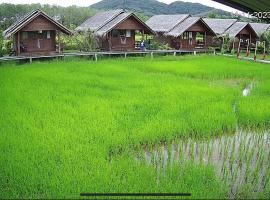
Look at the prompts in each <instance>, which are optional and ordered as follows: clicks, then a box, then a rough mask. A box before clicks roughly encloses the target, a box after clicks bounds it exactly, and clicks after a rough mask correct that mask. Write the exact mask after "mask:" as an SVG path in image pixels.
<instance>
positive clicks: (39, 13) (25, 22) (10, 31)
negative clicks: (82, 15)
mask: <svg viewBox="0 0 270 200" xmlns="http://www.w3.org/2000/svg"><path fill="white" fill-rule="evenodd" d="M38 16H43V17H44V18H46V19H47V20H48V21H50V22H51V23H53V24H54V25H56V26H57V27H58V28H59V29H60V30H61V31H62V32H63V33H65V34H67V35H72V34H73V33H72V31H70V30H69V29H68V28H66V27H65V26H64V25H62V24H60V23H59V22H57V21H55V20H54V19H52V18H51V17H50V16H49V15H47V14H46V13H44V12H42V11H40V10H37V11H35V12H33V13H32V14H30V15H28V16H27V17H26V19H24V20H22V21H20V22H19V23H18V24H16V25H15V26H14V27H11V28H8V29H7V30H6V31H4V32H3V35H4V38H6V39H7V38H10V37H11V36H12V35H14V34H16V33H17V32H19V31H20V30H21V29H23V28H24V27H25V26H26V25H28V24H29V23H31V22H32V21H33V20H34V19H35V18H37V17H38Z"/></svg>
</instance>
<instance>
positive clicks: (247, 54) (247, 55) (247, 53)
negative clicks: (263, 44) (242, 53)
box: [246, 39, 249, 57]
mask: <svg viewBox="0 0 270 200" xmlns="http://www.w3.org/2000/svg"><path fill="white" fill-rule="evenodd" d="M247 41H248V45H247V52H246V57H249V39H247Z"/></svg>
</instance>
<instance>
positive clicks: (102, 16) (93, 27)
mask: <svg viewBox="0 0 270 200" xmlns="http://www.w3.org/2000/svg"><path fill="white" fill-rule="evenodd" d="M122 13H124V11H123V10H122V9H118V10H110V11H105V12H100V13H97V14H96V15H94V16H93V17H90V18H89V19H87V20H86V21H85V22H83V23H82V24H81V25H80V26H78V27H77V28H76V29H75V30H76V31H93V32H94V31H97V30H98V29H99V28H101V27H102V26H104V25H105V24H107V23H109V22H110V21H111V20H112V19H114V18H115V17H117V16H118V15H120V14H122Z"/></svg>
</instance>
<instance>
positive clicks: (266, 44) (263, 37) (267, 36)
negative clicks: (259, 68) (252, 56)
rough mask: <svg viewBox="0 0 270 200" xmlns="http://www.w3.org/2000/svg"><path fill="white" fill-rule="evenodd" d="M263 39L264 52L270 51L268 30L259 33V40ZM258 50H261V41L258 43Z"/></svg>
mask: <svg viewBox="0 0 270 200" xmlns="http://www.w3.org/2000/svg"><path fill="white" fill-rule="evenodd" d="M263 41H265V48H266V52H269V51H270V31H267V32H264V33H263V34H261V35H260V42H263ZM259 46H260V50H261V49H262V51H263V43H262V44H260V45H259Z"/></svg>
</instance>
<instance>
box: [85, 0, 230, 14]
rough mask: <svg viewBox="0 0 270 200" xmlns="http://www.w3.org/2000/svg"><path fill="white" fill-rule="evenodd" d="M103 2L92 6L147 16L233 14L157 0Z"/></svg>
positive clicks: (111, 0)
mask: <svg viewBox="0 0 270 200" xmlns="http://www.w3.org/2000/svg"><path fill="white" fill-rule="evenodd" d="M123 2H124V0H103V1H100V2H98V3H96V4H93V5H91V6H90V8H93V9H98V10H110V9H118V8H124V7H125V8H126V9H127V10H131V11H134V12H139V13H143V14H144V15H147V16H153V15H158V14H191V15H196V16H203V17H204V16H207V15H208V13H215V15H217V16H221V17H222V16H223V17H230V16H231V15H232V14H231V13H229V12H226V11H223V10H219V9H215V8H212V7H209V6H205V5H202V4H199V3H189V2H183V1H176V2H173V3H171V4H169V5H168V4H165V3H161V2H159V1H156V0H126V4H125V6H124V3H123Z"/></svg>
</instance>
